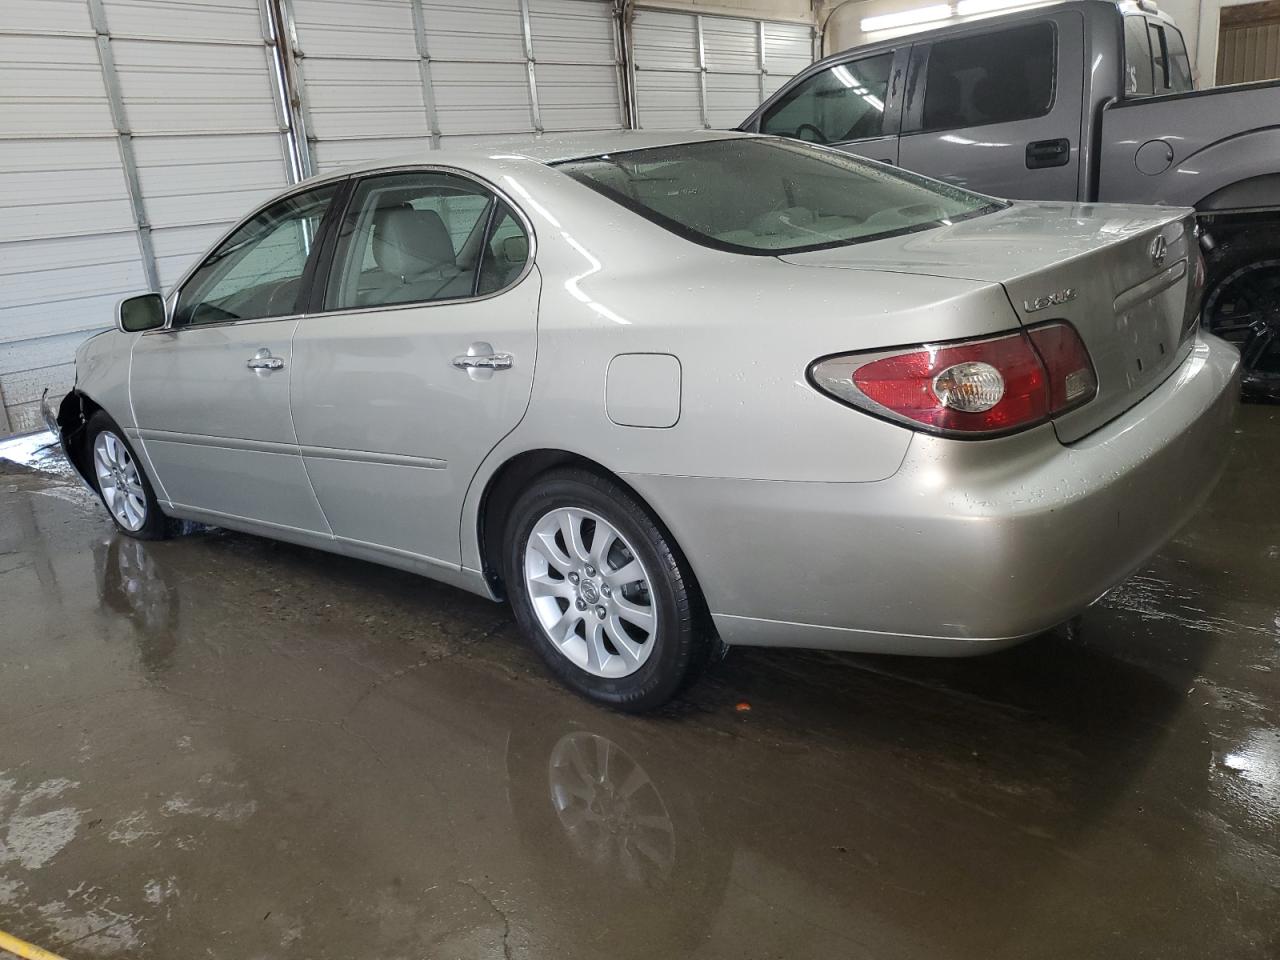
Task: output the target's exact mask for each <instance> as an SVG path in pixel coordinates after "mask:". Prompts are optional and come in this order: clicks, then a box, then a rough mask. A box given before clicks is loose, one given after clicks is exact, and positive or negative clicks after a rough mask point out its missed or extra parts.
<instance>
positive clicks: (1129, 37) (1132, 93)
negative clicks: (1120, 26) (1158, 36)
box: [1124, 17, 1155, 97]
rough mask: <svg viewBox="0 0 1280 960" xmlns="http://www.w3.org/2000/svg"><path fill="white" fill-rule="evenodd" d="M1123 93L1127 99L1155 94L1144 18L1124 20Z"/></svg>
mask: <svg viewBox="0 0 1280 960" xmlns="http://www.w3.org/2000/svg"><path fill="white" fill-rule="evenodd" d="M1124 92H1125V96H1129V97H1149V96H1151V94H1152V93H1154V92H1155V84H1154V82H1153V79H1152V72H1151V39H1150V37H1149V36H1148V33H1147V18H1146V17H1125V18H1124Z"/></svg>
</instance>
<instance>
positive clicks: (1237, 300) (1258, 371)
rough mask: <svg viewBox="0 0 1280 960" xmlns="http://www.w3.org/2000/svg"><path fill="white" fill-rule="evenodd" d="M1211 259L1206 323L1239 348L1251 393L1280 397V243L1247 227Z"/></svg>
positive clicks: (1259, 396) (1246, 389)
mask: <svg viewBox="0 0 1280 960" xmlns="http://www.w3.org/2000/svg"><path fill="white" fill-rule="evenodd" d="M1206 259H1207V261H1208V267H1209V271H1210V281H1209V292H1208V294H1207V295H1206V296H1205V299H1204V312H1203V315H1202V316H1203V322H1204V325H1205V327H1206V328H1207V329H1208V330H1209V332H1210V333H1215V334H1217V335H1218V336H1220V337H1222V338H1223V339H1224V340H1228V341H1230V342H1231V343H1234V344H1235V345H1236V346H1238V347H1239V348H1240V359H1241V363H1242V365H1243V367H1244V377H1243V392H1244V395H1245V396H1246V397H1252V398H1255V399H1264V398H1270V399H1273V400H1280V249H1278V248H1277V247H1276V244H1275V240H1274V238H1272V237H1268V236H1263V235H1261V234H1260V233H1258V232H1246V233H1240V234H1236V235H1234V236H1232V237H1230V238H1228V239H1226V240H1224V241H1222V242H1221V243H1220V244H1219V245H1218V246H1217V247H1216V248H1215V249H1214V250H1213V251H1212V252H1211V253H1210V254H1209V256H1208V257H1207V258H1206Z"/></svg>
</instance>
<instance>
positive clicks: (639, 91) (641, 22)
mask: <svg viewBox="0 0 1280 960" xmlns="http://www.w3.org/2000/svg"><path fill="white" fill-rule="evenodd" d="M631 38H632V39H631V50H632V59H631V63H632V71H633V79H634V89H635V99H636V125H637V126H639V127H647V128H650V129H664V128H665V129H689V128H691V127H710V128H713V129H724V128H729V127H736V126H737V125H738V124H739V123H741V122H742V121H743V120H744V119H746V117H747V115H748V114H749V113H751V111H752V110H753V109H755V107H756V106H757V105H758V104H759V103H760V101H761V100H763V99H764V98H765V97H767V96H769V95H771V94H772V93H774V92H775V91H776V90H777V89H778V88H779V87H781V86H782V85H783V84H784V83H786V82H787V81H788V80H790V79H791V78H792V77H793V76H795V75H796V74H797V73H799V72H800V71H801V70H803V69H804V68H805V67H807V66H808V65H809V64H810V63H812V62H813V27H812V25H811V24H807V23H785V22H781V21H772V20H752V19H746V18H738V17H722V16H710V15H705V14H689V13H677V12H673V11H670V10H658V9H647V8H640V9H637V10H636V13H635V20H634V22H633V23H632V25H631Z"/></svg>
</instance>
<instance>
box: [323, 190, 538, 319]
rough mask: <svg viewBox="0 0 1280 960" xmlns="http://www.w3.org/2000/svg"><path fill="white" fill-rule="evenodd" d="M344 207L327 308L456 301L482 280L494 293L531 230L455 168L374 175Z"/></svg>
mask: <svg viewBox="0 0 1280 960" xmlns="http://www.w3.org/2000/svg"><path fill="white" fill-rule="evenodd" d="M349 210H350V212H349V213H348V215H347V218H346V222H345V223H344V224H343V226H342V229H341V232H340V234H339V240H338V252H337V256H336V258H335V260H334V268H333V275H332V278H331V280H330V282H329V287H328V290H327V292H326V294H325V304H324V305H325V309H326V310H352V309H359V308H361V307H376V306H389V305H392V304H402V303H428V302H431V301H436V300H458V299H462V298H466V297H472V296H476V295H477V294H478V293H479V292H481V289H480V288H481V287H482V286H484V287H485V291H484V292H490V293H491V292H493V291H495V290H497V289H500V288H501V287H503V286H505V285H506V284H507V283H509V282H511V281H512V280H514V279H515V277H516V276H518V275H519V273H520V271H521V268H523V266H524V261H525V259H526V258H527V256H528V251H529V243H528V237H527V236H526V235H525V232H524V229H523V228H522V227H521V226H520V223H519V221H518V220H516V218H515V217H514V216H513V215H512V214H511V212H510V210H509V209H508V208H506V207H505V205H503V204H501V202H500V201H499V200H498V198H497V197H495V196H494V195H493V194H492V193H490V192H489V191H488V190H486V189H485V188H484V187H482V186H481V185H480V184H478V183H476V182H475V181H473V180H468V179H467V178H465V177H461V176H458V175H456V174H451V173H438V172H427V171H422V172H415V173H404V174H391V175H388V176H382V177H372V178H370V179H367V180H365V181H364V182H363V183H361V184H360V186H359V187H358V188H357V189H356V192H355V196H354V197H353V198H352V201H351V206H350V208H349ZM495 223H496V227H497V229H496V230H495V229H493V228H494V227H495ZM521 240H523V246H522V245H521V244H520V241H521Z"/></svg>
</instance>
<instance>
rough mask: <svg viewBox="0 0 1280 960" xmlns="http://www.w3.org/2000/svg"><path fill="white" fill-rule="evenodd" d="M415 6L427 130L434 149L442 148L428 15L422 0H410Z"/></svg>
mask: <svg viewBox="0 0 1280 960" xmlns="http://www.w3.org/2000/svg"><path fill="white" fill-rule="evenodd" d="M409 2H410V4H412V6H413V39H414V43H415V44H416V46H417V51H418V80H419V82H421V84H422V109H423V110H424V111H425V112H426V114H427V131H428V132H429V133H430V134H431V147H432V149H435V150H438V149H440V114H439V112H438V111H437V110H436V90H435V86H434V85H433V84H432V82H431V47H430V46H429V45H428V43H427V16H426V13H425V12H424V11H423V9H422V0H409Z"/></svg>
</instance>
